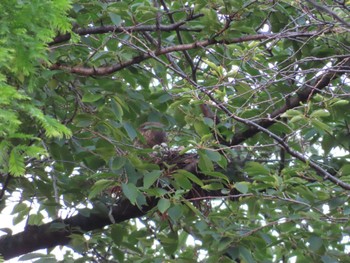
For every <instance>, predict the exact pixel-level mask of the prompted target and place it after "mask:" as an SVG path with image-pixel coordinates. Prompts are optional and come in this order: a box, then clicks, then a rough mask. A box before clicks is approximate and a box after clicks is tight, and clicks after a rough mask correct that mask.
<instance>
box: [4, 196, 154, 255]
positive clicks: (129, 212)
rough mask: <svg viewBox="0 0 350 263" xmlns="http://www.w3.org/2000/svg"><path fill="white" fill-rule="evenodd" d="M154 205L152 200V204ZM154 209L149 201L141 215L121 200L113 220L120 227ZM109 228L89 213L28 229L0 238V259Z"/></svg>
mask: <svg viewBox="0 0 350 263" xmlns="http://www.w3.org/2000/svg"><path fill="white" fill-rule="evenodd" d="M153 201H154V200H153ZM154 205H155V203H154V202H152V201H150V202H149V206H148V207H144V209H143V210H142V211H141V210H140V209H139V208H138V207H137V206H133V205H131V204H130V202H129V201H127V200H123V201H121V202H120V203H119V204H118V205H117V206H115V207H114V208H113V213H112V215H113V218H114V220H115V222H116V223H120V222H123V221H126V220H129V219H131V218H136V217H140V216H142V215H145V214H146V212H147V211H149V209H151V208H152V207H153V206H154ZM110 224H112V222H111V220H110V218H109V216H108V214H105V215H104V214H101V212H99V213H97V212H96V211H93V210H91V214H90V215H89V216H87V217H86V216H83V215H81V214H78V215H76V216H73V217H70V218H68V219H65V220H55V221H52V222H50V223H47V224H44V225H40V226H29V227H27V228H26V229H25V230H24V231H23V232H21V233H18V234H16V235H13V236H2V237H1V238H0V255H1V256H3V258H4V259H5V260H7V259H10V258H13V257H17V256H20V255H23V254H27V253H30V252H33V251H35V250H38V249H44V248H50V247H55V246H58V245H67V244H68V243H69V242H70V240H71V238H70V235H71V234H73V233H82V232H87V231H91V230H94V229H101V228H103V227H104V226H107V225H110Z"/></svg>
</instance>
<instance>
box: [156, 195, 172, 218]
mask: <svg viewBox="0 0 350 263" xmlns="http://www.w3.org/2000/svg"><path fill="white" fill-rule="evenodd" d="M170 204H171V203H170V200H169V199H165V198H161V199H159V201H158V204H157V207H158V210H159V212H161V213H162V214H163V213H165V211H167V210H168V209H169V207H170Z"/></svg>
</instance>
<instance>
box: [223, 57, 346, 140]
mask: <svg viewBox="0 0 350 263" xmlns="http://www.w3.org/2000/svg"><path fill="white" fill-rule="evenodd" d="M345 72H350V57H348V58H345V59H343V60H342V61H341V62H340V63H339V64H338V65H337V66H335V67H333V69H330V70H328V72H326V73H325V74H323V75H321V76H319V77H318V78H317V79H316V80H312V81H310V82H308V83H306V84H305V88H303V89H301V90H300V91H299V92H298V93H297V94H296V95H295V96H294V97H292V98H290V99H288V103H286V104H285V105H284V106H283V107H281V108H279V109H277V110H275V111H274V112H272V113H271V114H270V115H269V118H268V119H263V120H261V121H258V122H256V124H257V125H258V126H260V127H263V128H268V127H270V126H271V125H273V124H274V123H275V122H276V120H278V119H279V118H280V116H281V115H282V114H283V113H284V112H286V111H287V110H289V109H293V108H295V107H298V106H300V104H301V103H304V102H306V101H307V100H308V99H310V98H311V97H312V96H314V95H315V94H317V93H319V92H320V91H321V90H322V89H324V88H325V87H327V86H328V85H329V84H330V82H331V81H332V80H333V79H335V78H337V77H338V76H339V75H340V74H341V73H345ZM258 132H260V129H259V128H258V127H256V126H251V127H249V128H248V129H246V130H245V131H242V132H238V133H236V134H235V135H234V137H233V138H232V140H231V143H230V145H231V146H233V145H238V144H240V143H242V142H243V141H245V140H246V139H248V138H251V137H253V136H254V135H255V134H257V133H258Z"/></svg>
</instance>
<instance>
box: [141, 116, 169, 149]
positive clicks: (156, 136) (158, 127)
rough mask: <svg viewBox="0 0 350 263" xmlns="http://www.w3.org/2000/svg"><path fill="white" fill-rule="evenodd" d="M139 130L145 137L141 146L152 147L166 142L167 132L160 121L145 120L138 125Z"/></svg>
mask: <svg viewBox="0 0 350 263" xmlns="http://www.w3.org/2000/svg"><path fill="white" fill-rule="evenodd" d="M139 132H140V133H141V135H142V136H143V138H144V139H145V140H144V142H141V143H140V144H141V145H142V146H145V147H148V148H153V147H154V146H155V145H162V144H163V143H166V142H167V133H166V132H165V131H164V125H163V124H162V123H160V122H145V123H143V124H141V125H140V127H139Z"/></svg>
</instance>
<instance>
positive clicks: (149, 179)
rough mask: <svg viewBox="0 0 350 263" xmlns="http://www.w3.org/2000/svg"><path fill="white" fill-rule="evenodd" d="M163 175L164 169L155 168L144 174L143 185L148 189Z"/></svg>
mask: <svg viewBox="0 0 350 263" xmlns="http://www.w3.org/2000/svg"><path fill="white" fill-rule="evenodd" d="M161 175H162V171H159V170H154V171H152V172H149V173H145V174H144V176H143V187H144V188H146V189H148V188H150V187H151V186H152V185H153V184H154V183H155V182H156V181H157V180H158V178H159V177H160V176H161Z"/></svg>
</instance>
